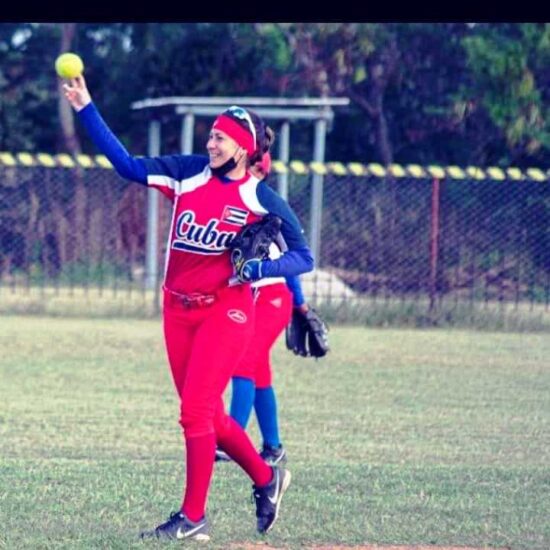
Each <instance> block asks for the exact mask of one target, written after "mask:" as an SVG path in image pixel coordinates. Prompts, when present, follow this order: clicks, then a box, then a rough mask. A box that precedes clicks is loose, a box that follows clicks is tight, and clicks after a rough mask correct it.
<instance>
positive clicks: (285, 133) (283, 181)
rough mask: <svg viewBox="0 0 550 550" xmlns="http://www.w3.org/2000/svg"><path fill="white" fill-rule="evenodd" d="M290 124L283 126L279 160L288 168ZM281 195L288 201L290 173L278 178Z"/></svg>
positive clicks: (284, 123)
mask: <svg viewBox="0 0 550 550" xmlns="http://www.w3.org/2000/svg"><path fill="white" fill-rule="evenodd" d="M289 144H290V123H289V122H288V120H285V121H284V122H283V123H282V125H281V131H280V133H279V160H280V161H281V162H282V163H283V164H284V165H285V166H287V167H288V161H289V150H290V145H289ZM277 181H278V191H279V195H281V197H283V199H285V201H286V200H288V172H283V173H281V174H279V175H278V176H277Z"/></svg>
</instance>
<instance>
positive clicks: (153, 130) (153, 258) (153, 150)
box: [145, 120, 160, 290]
mask: <svg viewBox="0 0 550 550" xmlns="http://www.w3.org/2000/svg"><path fill="white" fill-rule="evenodd" d="M148 154H149V156H150V157H156V156H159V155H160V121H159V120H152V121H151V122H150V123H149V135H148ZM158 227H159V193H158V191H156V190H155V189H148V190H147V236H146V242H145V288H146V289H147V290H153V289H155V288H156V286H157V280H158V256H157V254H158Z"/></svg>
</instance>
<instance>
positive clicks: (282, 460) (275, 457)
mask: <svg viewBox="0 0 550 550" xmlns="http://www.w3.org/2000/svg"><path fill="white" fill-rule="evenodd" d="M260 456H261V457H262V458H263V459H264V460H265V461H266V462H267V463H268V464H269V465H270V466H277V465H281V466H282V465H283V464H286V459H287V456H286V449H285V448H284V447H283V446H282V445H279V446H278V447H272V446H271V445H268V444H267V443H264V444H263V447H262V450H261V451H260Z"/></svg>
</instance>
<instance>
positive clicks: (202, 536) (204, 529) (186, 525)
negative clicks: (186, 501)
mask: <svg viewBox="0 0 550 550" xmlns="http://www.w3.org/2000/svg"><path fill="white" fill-rule="evenodd" d="M208 531H209V525H208V520H207V519H206V516H205V517H204V518H203V519H201V520H200V521H191V520H190V519H188V518H187V517H186V516H185V514H183V513H182V512H173V513H172V514H170V518H169V519H168V521H167V522H165V523H162V524H161V525H159V526H158V527H157V528H156V529H153V530H152V531H144V532H143V533H141V535H140V537H141V538H142V539H148V538H157V539H169V540H183V539H187V540H196V541H200V542H207V541H209V540H210V535H209V534H208Z"/></svg>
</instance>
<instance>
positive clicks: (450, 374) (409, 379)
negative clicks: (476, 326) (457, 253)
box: [0, 315, 550, 550]
mask: <svg viewBox="0 0 550 550" xmlns="http://www.w3.org/2000/svg"><path fill="white" fill-rule="evenodd" d="M330 336H331V343H332V347H333V351H332V353H331V354H330V356H329V357H328V358H327V359H326V360H323V361H319V362H317V363H316V362H314V361H312V360H304V359H300V358H295V357H294V356H292V355H291V354H290V353H288V352H287V351H286V350H284V349H283V346H282V345H281V343H279V344H278V345H277V348H276V350H275V353H274V363H275V365H276V368H275V371H276V378H275V382H276V388H277V390H278V396H279V407H280V413H281V424H282V426H281V429H282V435H283V439H284V442H285V444H286V446H287V448H288V451H289V456H290V459H289V464H288V467H289V469H290V470H291V472H292V475H293V483H292V485H291V487H290V489H289V491H288V493H287V496H285V500H284V501H283V506H282V509H281V517H280V520H279V523H278V524H277V525H276V527H275V528H274V530H273V531H272V533H270V534H269V535H268V536H267V537H266V538H262V537H261V536H260V535H258V534H257V533H256V532H255V517H254V506H253V504H252V503H251V501H250V482H249V480H248V478H247V477H246V476H245V475H244V473H242V472H241V471H240V470H239V469H238V467H237V466H236V465H234V464H222V465H219V466H217V467H216V472H215V475H214V480H213V484H212V489H211V493H210V498H209V506H208V513H209V517H210V519H211V523H212V526H213V529H212V542H211V543H210V544H208V545H206V548H220V549H222V548H229V547H230V544H231V543H241V544H244V543H260V542H261V541H263V540H267V542H268V543H269V544H270V545H272V546H275V547H278V548H291V549H294V548H304V547H314V546H315V545H325V546H327V545H328V546H331V545H336V544H345V545H358V544H367V543H368V544H374V543H377V544H411V545H412V544H427V545H432V544H433V545H456V546H477V547H508V548H512V549H526V550H527V549H529V550H535V549H537V550H543V549H545V550H547V549H548V548H550V523H549V522H548V517H549V511H550V496H549V495H550V473H549V464H550V430H549V427H550V426H549V424H550V359H549V358H550V338H549V337H548V334H540V333H539V334H514V333H507V334H504V333H490V332H483V333H476V332H473V331H472V332H466V331H459V330H454V331H443V330H432V331H429V330H425V331H422V330H390V329H386V330H374V329H366V328H339V327H333V328H332V329H331V333H330ZM212 341H213V343H214V342H215V335H212ZM0 350H1V352H0V353H1V355H0V381H1V383H0V525H1V528H0V548H9V549H16V550H19V549H26V548H29V549H30V548H32V549H42V548H44V549H61V548H64V549H81V548H84V549H88V548H98V549H99V548H102V549H121V550H122V549H128V548H149V547H150V548H161V547H165V546H168V547H173V546H174V545H170V544H169V545H160V544H153V543H148V544H144V543H141V542H139V541H138V540H137V534H138V533H139V531H140V530H142V529H146V528H151V527H153V526H154V525H156V524H157V523H159V522H160V521H162V520H164V519H165V518H166V517H167V516H168V514H169V512H170V511H171V510H175V509H176V508H177V507H178V506H179V503H180V500H181V493H182V487H183V480H184V464H183V443H182V436H181V433H180V428H179V425H178V423H177V418H178V402H177V399H176V396H175V393H174V391H173V389H172V385H171V384H172V383H171V378H170V375H169V372H168V367H167V365H166V362H165V356H164V349H163V345H162V334H161V325H160V321H158V320H133V319H124V320H99V319H94V320H91V319H90V320H86V319H78V318H73V319H63V318H47V317H44V318H37V317H19V316H15V315H12V316H6V317H0ZM251 433H252V435H253V437H254V438H255V440H256V441H257V440H258V433H257V429H256V425H255V424H254V423H253V424H252V426H251ZM193 546H197V545H196V544H194V545H193ZM238 547H239V546H238V545H237V546H234V547H232V548H238Z"/></svg>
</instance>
